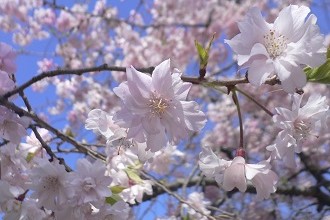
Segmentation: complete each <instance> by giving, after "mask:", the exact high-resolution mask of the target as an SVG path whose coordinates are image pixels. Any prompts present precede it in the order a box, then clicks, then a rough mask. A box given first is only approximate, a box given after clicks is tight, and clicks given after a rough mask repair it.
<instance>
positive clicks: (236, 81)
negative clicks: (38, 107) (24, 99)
mask: <svg viewBox="0 0 330 220" xmlns="http://www.w3.org/2000/svg"><path fill="white" fill-rule="evenodd" d="M154 69H155V68H154V67H148V68H137V70H138V71H141V72H144V73H149V74H152V72H153V70H154ZM100 71H118V72H125V71H126V67H118V66H108V65H107V64H103V65H100V66H97V67H89V68H82V69H57V70H52V71H48V72H43V73H41V74H39V75H37V76H34V77H32V78H31V79H30V80H28V81H27V82H25V83H23V84H22V85H20V86H18V87H17V88H15V89H13V90H12V91H9V92H7V93H6V94H5V95H4V96H3V97H4V98H9V97H10V96H12V95H14V94H16V93H19V92H21V91H23V90H24V89H26V88H28V87H29V86H31V85H32V84H34V83H36V82H38V81H40V80H43V79H45V78H48V77H54V76H60V75H78V76H80V75H82V74H84V73H90V72H100ZM181 79H182V80H183V81H185V82H190V83H193V84H202V85H205V86H227V87H228V86H235V85H237V84H245V83H249V81H248V79H247V78H246V77H243V78H238V79H231V80H207V79H199V78H198V77H197V78H196V77H188V76H182V77H181ZM277 83H279V82H278V80H277V79H276V78H275V77H273V78H270V79H268V80H266V82H265V84H269V85H275V84H277Z"/></svg>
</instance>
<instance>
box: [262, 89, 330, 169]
mask: <svg viewBox="0 0 330 220" xmlns="http://www.w3.org/2000/svg"><path fill="white" fill-rule="evenodd" d="M302 98H303V96H302V95H298V94H294V95H292V100H293V103H292V109H291V110H289V109H286V108H276V109H275V110H276V112H277V114H276V115H274V116H273V121H274V123H275V125H276V126H277V127H278V128H280V129H282V131H280V132H279V134H278V136H277V138H276V140H275V144H274V145H271V146H268V147H267V149H268V150H269V151H272V156H273V157H274V158H277V159H283V160H284V163H285V164H286V165H288V166H289V167H295V166H296V162H295V159H294V153H300V152H301V142H303V141H304V140H305V139H306V138H308V137H309V136H316V135H317V133H318V131H319V130H320V129H327V124H326V121H327V118H328V117H329V105H327V102H326V97H325V96H321V95H318V94H313V95H311V96H310V97H309V98H308V101H307V102H306V104H305V105H304V106H302V107H301V101H302Z"/></svg>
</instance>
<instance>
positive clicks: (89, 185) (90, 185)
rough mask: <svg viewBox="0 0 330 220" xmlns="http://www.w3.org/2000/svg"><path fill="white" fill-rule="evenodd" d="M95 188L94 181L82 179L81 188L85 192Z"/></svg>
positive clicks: (89, 178)
mask: <svg viewBox="0 0 330 220" xmlns="http://www.w3.org/2000/svg"><path fill="white" fill-rule="evenodd" d="M95 187H96V184H95V181H94V180H93V179H92V178H91V177H88V178H85V179H84V183H83V188H84V190H85V191H87V192H88V191H89V190H90V189H92V188H95Z"/></svg>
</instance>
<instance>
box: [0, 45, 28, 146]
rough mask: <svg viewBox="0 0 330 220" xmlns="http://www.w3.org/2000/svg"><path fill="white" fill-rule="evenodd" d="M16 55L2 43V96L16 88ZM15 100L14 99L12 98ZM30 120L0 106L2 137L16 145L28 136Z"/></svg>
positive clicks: (0, 71)
mask: <svg viewBox="0 0 330 220" xmlns="http://www.w3.org/2000/svg"><path fill="white" fill-rule="evenodd" d="M15 58H16V53H15V51H14V50H13V48H12V47H10V46H9V45H7V44H5V43H3V42H0V95H1V96H2V95H5V94H6V93H7V92H9V91H11V90H13V89H14V88H15V82H14V73H15V71H16V64H15ZM10 100H13V97H10ZM28 125H29V120H28V119H27V118H25V117H19V116H18V115H17V114H15V113H14V112H12V111H11V110H9V109H7V108H6V107H4V106H0V131H1V132H0V137H1V138H3V139H5V140H7V141H10V142H12V143H14V144H19V143H20V141H21V138H22V137H23V136H25V135H26V128H27V127H28Z"/></svg>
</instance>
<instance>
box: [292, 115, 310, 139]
mask: <svg viewBox="0 0 330 220" xmlns="http://www.w3.org/2000/svg"><path fill="white" fill-rule="evenodd" d="M294 128H295V135H296V136H297V137H296V138H298V139H303V138H305V137H307V136H308V135H309V134H310V132H311V123H310V122H308V120H299V119H297V120H295V122H294Z"/></svg>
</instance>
